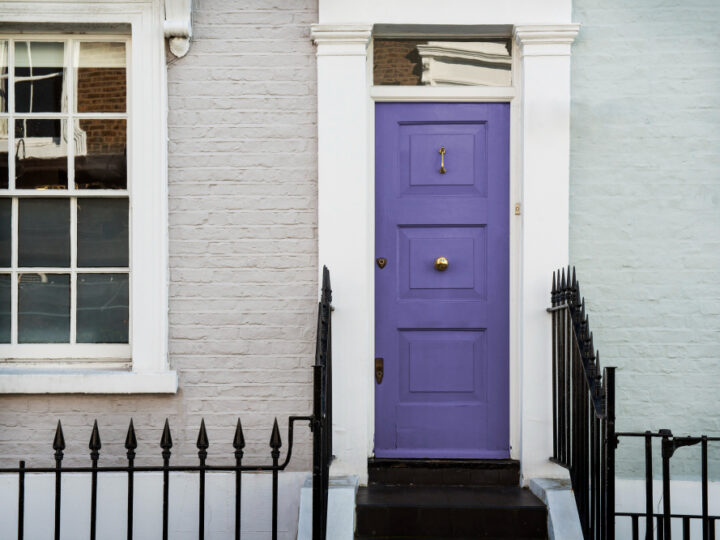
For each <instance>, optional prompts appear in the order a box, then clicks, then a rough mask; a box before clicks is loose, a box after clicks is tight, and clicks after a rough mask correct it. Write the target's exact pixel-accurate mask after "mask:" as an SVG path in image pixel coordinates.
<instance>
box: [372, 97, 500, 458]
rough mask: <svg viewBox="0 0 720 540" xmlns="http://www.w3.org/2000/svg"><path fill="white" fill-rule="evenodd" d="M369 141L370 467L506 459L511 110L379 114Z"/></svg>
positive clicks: (416, 106) (385, 108)
mask: <svg viewBox="0 0 720 540" xmlns="http://www.w3.org/2000/svg"><path fill="white" fill-rule="evenodd" d="M375 130H376V131H375V132H376V141H375V182H376V185H375V216H376V217H375V256H376V257H377V258H378V259H386V262H385V265H384V267H383V268H381V267H380V266H381V264H376V266H375V340H376V341H375V355H376V357H378V358H382V361H381V362H382V366H383V371H384V374H383V378H382V381H381V382H377V381H378V378H377V377H376V382H375V455H376V456H377V457H403V458H506V457H508V456H509V426H508V423H509V420H508V409H509V381H508V341H509V339H508V324H509V293H508V290H509V285H508V282H509V248H508V245H509V242H508V236H509V205H510V201H509V171H508V169H509V165H508V161H509V159H508V158H509V131H510V107H509V105H508V104H506V103H472V104H470V103H378V104H377V105H376V106H375ZM443 258H444V259H445V260H443ZM380 262H383V261H380ZM445 262H447V265H446V267H445V268H443V267H444V266H445ZM378 362H379V361H378V360H376V363H378Z"/></svg>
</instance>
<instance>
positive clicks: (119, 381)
mask: <svg viewBox="0 0 720 540" xmlns="http://www.w3.org/2000/svg"><path fill="white" fill-rule="evenodd" d="M177 388H178V378H177V373H176V372H175V371H161V372H156V373H137V372H133V371H89V370H83V371H71V370H67V371H62V372H48V371H38V370H30V369H24V370H21V369H12V370H10V369H3V370H0V394H174V393H176V392H177Z"/></svg>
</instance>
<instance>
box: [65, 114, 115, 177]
mask: <svg viewBox="0 0 720 540" xmlns="http://www.w3.org/2000/svg"><path fill="white" fill-rule="evenodd" d="M125 124H126V122H125V120H115V119H113V120H108V119H92V120H91V119H82V120H76V121H75V187H76V188H77V189H125V188H126V187H127V150H126V140H127V130H126V125H125Z"/></svg>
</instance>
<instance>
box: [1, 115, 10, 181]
mask: <svg viewBox="0 0 720 540" xmlns="http://www.w3.org/2000/svg"><path fill="white" fill-rule="evenodd" d="M9 144H10V141H9V140H8V121H7V119H5V118H0V189H7V188H8V182H9V180H10V169H9V166H8V155H9V154H8V145H9Z"/></svg>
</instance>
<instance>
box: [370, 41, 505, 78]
mask: <svg viewBox="0 0 720 540" xmlns="http://www.w3.org/2000/svg"><path fill="white" fill-rule="evenodd" d="M510 50H511V47H510V43H509V41H508V40H485V41H436V40H433V41H428V40H408V39H403V40H392V39H376V40H375V41H374V48H373V63H374V65H373V79H374V84H377V85H400V86H418V85H431V86H510V84H511V81H512V79H511V75H512V74H511V66H512V58H511V56H510Z"/></svg>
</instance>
